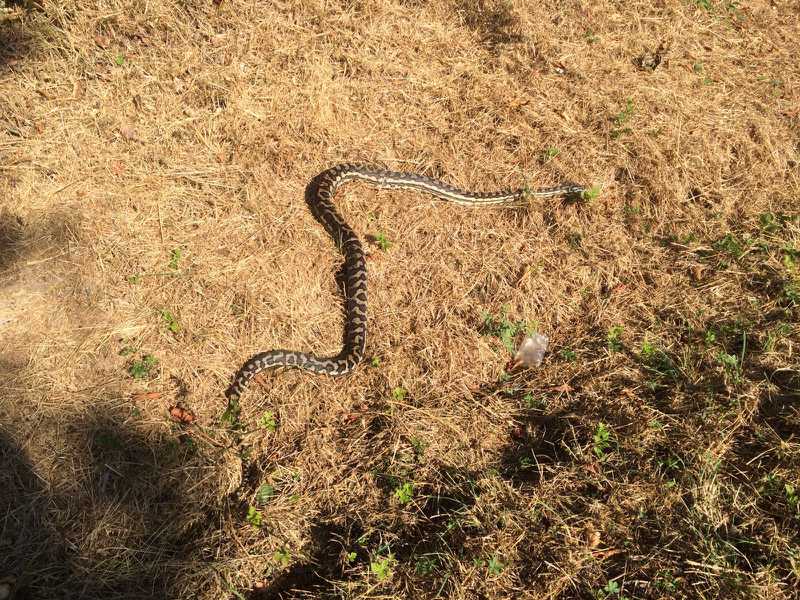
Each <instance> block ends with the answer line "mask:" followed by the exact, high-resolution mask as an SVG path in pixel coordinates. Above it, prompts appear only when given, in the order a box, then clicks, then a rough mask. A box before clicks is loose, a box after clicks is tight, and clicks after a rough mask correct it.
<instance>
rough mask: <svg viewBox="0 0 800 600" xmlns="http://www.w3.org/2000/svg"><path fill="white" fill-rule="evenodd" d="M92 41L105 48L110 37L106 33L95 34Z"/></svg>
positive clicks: (108, 44) (109, 42) (109, 43)
mask: <svg viewBox="0 0 800 600" xmlns="http://www.w3.org/2000/svg"><path fill="white" fill-rule="evenodd" d="M94 43H95V44H97V45H98V46H100V47H101V48H102V49H103V50H105V49H106V48H108V47H109V46H110V45H111V38H110V37H108V36H107V35H102V34H97V35H96V36H94Z"/></svg>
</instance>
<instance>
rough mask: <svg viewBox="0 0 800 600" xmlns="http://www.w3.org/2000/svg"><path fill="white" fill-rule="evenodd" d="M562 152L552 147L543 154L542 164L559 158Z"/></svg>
mask: <svg viewBox="0 0 800 600" xmlns="http://www.w3.org/2000/svg"><path fill="white" fill-rule="evenodd" d="M560 153H561V151H560V150H559V149H558V148H556V147H555V146H550V147H549V148H546V149H545V150H544V151H543V152H542V162H548V161H550V160H553V159H554V158H555V157H556V156H558V155H559V154H560Z"/></svg>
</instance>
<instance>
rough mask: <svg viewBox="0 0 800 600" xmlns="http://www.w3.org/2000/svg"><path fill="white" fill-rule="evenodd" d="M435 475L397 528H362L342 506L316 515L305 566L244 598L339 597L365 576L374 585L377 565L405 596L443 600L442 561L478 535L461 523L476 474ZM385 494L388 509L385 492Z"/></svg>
mask: <svg viewBox="0 0 800 600" xmlns="http://www.w3.org/2000/svg"><path fill="white" fill-rule="evenodd" d="M437 472H438V474H439V477H437V480H438V481H439V482H440V483H438V484H431V483H429V484H425V485H424V486H422V487H420V488H418V489H416V490H415V498H416V500H415V503H414V504H413V505H408V506H406V507H405V508H404V509H403V510H406V511H408V513H409V518H408V519H404V520H403V522H402V523H398V522H397V521H395V520H394V519H391V518H388V519H382V520H381V521H379V522H378V523H377V524H375V525H373V526H367V525H365V524H364V523H363V522H362V521H361V519H360V517H359V516H358V515H357V514H354V513H352V512H349V511H348V510H347V508H346V507H343V509H342V511H341V512H332V513H328V514H324V515H322V516H321V517H320V518H319V519H318V520H317V521H316V523H315V524H314V525H313V526H312V528H311V532H310V536H309V537H310V541H309V542H308V544H307V546H306V547H305V548H304V549H303V553H302V554H303V555H304V556H307V557H309V558H308V560H304V561H302V562H299V563H296V564H294V565H293V566H291V567H290V568H289V569H287V570H285V571H284V572H282V573H280V574H279V575H278V576H276V577H275V578H274V579H272V581H271V582H270V583H269V584H268V585H267V586H265V587H262V588H258V589H255V590H253V591H252V592H251V593H250V595H249V596H248V598H249V599H250V600H278V599H283V598H298V597H309V598H332V597H341V596H340V595H339V594H338V590H339V586H342V585H343V584H346V583H347V582H354V583H356V584H358V583H361V584H363V582H364V579H365V574H369V576H368V577H369V578H371V579H375V578H376V573H377V572H379V569H380V565H381V564H385V565H388V568H389V569H391V570H392V571H396V576H397V577H400V578H401V579H402V580H403V583H404V587H405V588H406V589H407V590H415V593H419V594H430V593H436V592H438V593H439V594H444V597H447V594H448V591H449V589H450V588H449V583H450V582H449V578H448V574H447V569H446V567H447V565H445V564H444V563H443V562H442V558H441V557H452V556H457V557H459V558H464V557H465V556H466V555H468V554H469V549H468V543H467V542H468V540H469V539H470V538H471V537H475V536H478V535H479V534H480V531H478V530H477V529H476V526H475V525H474V524H470V523H466V522H463V521H462V520H461V516H462V515H463V514H464V513H465V511H466V510H467V509H469V508H470V507H472V506H473V505H474V504H475V501H476V496H477V494H478V490H477V488H476V483H475V481H476V474H475V473H471V472H468V471H465V470H462V469H458V468H454V467H450V466H445V465H439V466H438V467H437ZM384 494H385V495H386V496H387V498H386V503H387V505H388V504H389V503H390V496H391V492H388V491H386V490H384ZM412 506H413V507H412ZM412 565H413V568H412ZM375 580H378V579H375Z"/></svg>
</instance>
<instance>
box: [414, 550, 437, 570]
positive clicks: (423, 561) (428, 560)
mask: <svg viewBox="0 0 800 600" xmlns="http://www.w3.org/2000/svg"><path fill="white" fill-rule="evenodd" d="M438 569H439V557H438V556H436V555H426V556H421V557H419V558H418V559H417V562H416V564H415V565H414V570H415V571H416V572H417V574H419V575H431V574H432V573H435V572H436V571H437V570H438Z"/></svg>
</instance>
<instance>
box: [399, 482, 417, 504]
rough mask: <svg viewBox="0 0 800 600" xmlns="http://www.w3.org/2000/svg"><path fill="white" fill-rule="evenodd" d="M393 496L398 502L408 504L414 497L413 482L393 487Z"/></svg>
mask: <svg viewBox="0 0 800 600" xmlns="http://www.w3.org/2000/svg"><path fill="white" fill-rule="evenodd" d="M394 497H395V498H397V501H398V502H399V503H400V504H408V503H409V502H411V501H412V500H413V499H414V484H413V483H411V482H406V483H404V484H402V485H399V486H397V487H396V488H395V489H394Z"/></svg>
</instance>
